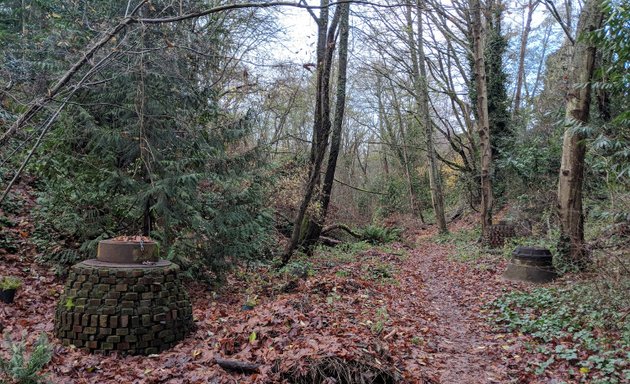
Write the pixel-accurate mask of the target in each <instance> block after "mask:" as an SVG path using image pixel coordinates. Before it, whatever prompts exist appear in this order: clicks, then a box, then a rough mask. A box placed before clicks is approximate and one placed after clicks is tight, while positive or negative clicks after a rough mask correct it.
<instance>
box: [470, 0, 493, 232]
mask: <svg viewBox="0 0 630 384" xmlns="http://www.w3.org/2000/svg"><path fill="white" fill-rule="evenodd" d="M469 6H470V16H471V21H472V23H471V34H472V38H473V68H474V74H475V86H476V93H477V100H476V102H477V132H478V134H479V148H480V150H479V152H480V154H481V177H480V179H481V232H482V236H484V237H485V236H487V235H488V230H489V229H490V226H491V225H492V177H491V167H492V148H491V146H490V123H489V118H488V87H487V80H486V65H485V58H484V46H485V44H484V40H485V28H484V25H483V19H482V16H481V4H480V1H479V0H470V3H469Z"/></svg>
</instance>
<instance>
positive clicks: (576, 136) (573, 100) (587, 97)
mask: <svg viewBox="0 0 630 384" xmlns="http://www.w3.org/2000/svg"><path fill="white" fill-rule="evenodd" d="M601 20H602V10H601V8H600V5H599V1H597V0H588V1H587V2H586V4H585V5H584V8H583V10H582V13H581V15H580V20H579V23H578V29H577V33H578V39H576V43H575V45H574V47H573V49H574V51H573V57H572V60H571V69H570V72H569V75H570V81H571V88H570V89H569V91H568V93H567V97H566V100H567V104H566V112H565V125H566V127H567V128H566V130H565V132H564V139H563V144H562V161H561V165H560V176H559V181H558V213H559V215H560V244H559V247H558V249H559V250H560V251H561V252H562V253H564V254H565V256H567V257H568V258H569V259H570V260H572V261H573V262H575V264H576V266H578V267H579V268H581V269H582V268H584V267H585V266H586V261H587V253H586V252H585V250H584V214H583V212H582V184H583V180H584V156H585V153H586V147H585V143H584V139H585V137H584V135H582V134H581V133H579V132H575V131H574V130H573V129H572V128H573V127H575V126H576V125H581V124H585V123H587V122H588V119H589V112H590V104H591V79H592V77H593V70H594V67H595V65H594V64H595V54H596V48H595V46H594V45H592V44H590V43H589V42H588V40H585V39H580V38H579V35H582V34H584V33H585V32H590V31H593V30H595V29H597V28H598V27H599V25H600V23H601Z"/></svg>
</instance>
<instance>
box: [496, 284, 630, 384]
mask: <svg viewBox="0 0 630 384" xmlns="http://www.w3.org/2000/svg"><path fill="white" fill-rule="evenodd" d="M625 288H626V289H625V290H623V289H622V290H614V291H611V290H608V291H606V292H602V291H601V287H600V286H599V285H598V284H597V283H595V282H589V283H576V284H574V285H572V286H567V287H564V288H551V287H545V288H536V289H534V290H532V291H531V292H511V293H508V294H506V295H504V296H502V297H500V298H499V299H497V300H495V301H494V302H493V303H491V304H490V305H489V309H490V312H491V318H492V320H493V321H494V322H495V324H496V325H497V327H498V328H500V329H501V330H503V331H507V332H518V333H523V334H527V335H530V336H532V337H533V339H534V343H531V344H529V346H528V349H529V351H528V352H530V353H532V354H534V355H535V356H536V358H534V359H532V360H530V362H529V365H528V368H527V369H528V370H529V371H530V372H533V373H535V374H537V375H542V374H544V373H546V372H547V373H548V372H550V371H551V372H553V370H554V364H555V363H562V362H564V363H565V364H568V366H569V368H568V373H569V374H570V375H571V376H572V379H573V380H576V381H579V382H589V383H602V384H604V383H611V384H612V383H622V382H629V381H630V366H629V365H628V361H630V319H629V318H628V308H630V307H629V306H628V305H629V303H628V300H629V297H628V294H627V292H629V291H630V284H628V286H626V287H625Z"/></svg>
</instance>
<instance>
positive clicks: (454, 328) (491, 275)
mask: <svg viewBox="0 0 630 384" xmlns="http://www.w3.org/2000/svg"><path fill="white" fill-rule="evenodd" d="M449 252H452V250H449V249H448V248H447V247H446V246H443V245H438V244H435V243H432V242H430V241H423V242H421V243H420V244H419V245H418V247H417V248H416V249H415V250H414V251H413V252H412V257H411V260H410V262H411V264H412V265H415V267H416V268H418V270H419V271H420V272H421V273H420V275H421V276H422V280H423V281H422V285H421V286H422V294H423V295H424V297H425V298H426V303H427V304H428V306H429V307H428V308H425V310H426V311H428V312H429V313H430V314H431V315H432V316H431V318H433V319H434V324H433V329H434V330H435V334H434V339H433V340H432V342H430V343H429V345H428V347H429V348H428V351H429V352H432V354H433V355H432V357H433V359H432V361H433V364H432V365H431V367H430V369H433V370H435V372H433V374H432V375H431V376H432V377H433V379H434V380H437V381H438V382H440V383H445V384H456V383H462V384H463V383H466V384H481V383H484V384H485V383H508V382H510V379H509V377H508V367H507V366H506V363H507V362H506V358H505V357H504V356H502V350H501V346H500V344H499V342H498V340H497V337H496V335H494V334H493V333H492V332H491V330H490V329H489V327H488V324H487V322H486V320H485V319H483V318H482V317H481V316H480V314H479V311H480V309H481V306H482V305H483V304H484V302H486V301H487V300H489V298H490V297H491V296H494V293H495V292H497V291H500V286H501V285H504V284H505V283H504V282H503V281H501V280H500V279H499V277H498V276H497V273H495V272H494V271H480V270H477V269H475V268H474V267H471V266H468V265H466V264H463V263H458V262H453V261H450V260H448V254H449ZM484 298H485V299H484Z"/></svg>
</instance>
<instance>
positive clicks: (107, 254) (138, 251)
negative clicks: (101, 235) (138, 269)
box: [96, 236, 159, 264]
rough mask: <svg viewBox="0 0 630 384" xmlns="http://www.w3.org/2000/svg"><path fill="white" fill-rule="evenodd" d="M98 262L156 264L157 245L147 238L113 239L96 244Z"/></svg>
mask: <svg viewBox="0 0 630 384" xmlns="http://www.w3.org/2000/svg"><path fill="white" fill-rule="evenodd" d="M96 259H97V260H98V261H102V262H106V263H118V264H142V263H145V262H157V261H158V259H159V257H158V246H157V243H156V242H155V241H153V240H151V239H149V238H141V237H136V236H134V237H133V238H124V237H121V238H115V239H109V240H102V241H100V242H99V243H98V252H97V254H96Z"/></svg>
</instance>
